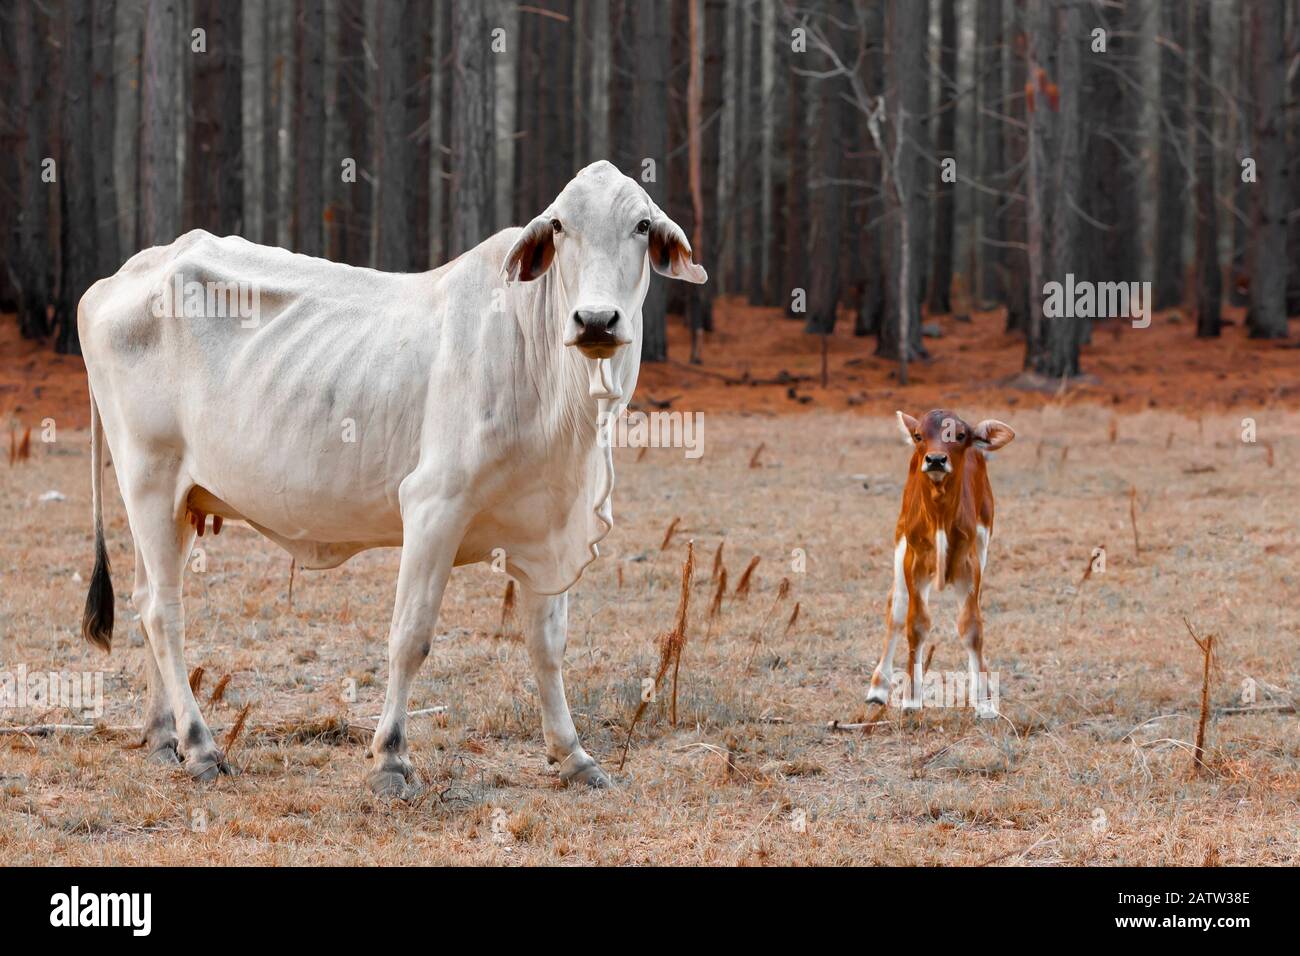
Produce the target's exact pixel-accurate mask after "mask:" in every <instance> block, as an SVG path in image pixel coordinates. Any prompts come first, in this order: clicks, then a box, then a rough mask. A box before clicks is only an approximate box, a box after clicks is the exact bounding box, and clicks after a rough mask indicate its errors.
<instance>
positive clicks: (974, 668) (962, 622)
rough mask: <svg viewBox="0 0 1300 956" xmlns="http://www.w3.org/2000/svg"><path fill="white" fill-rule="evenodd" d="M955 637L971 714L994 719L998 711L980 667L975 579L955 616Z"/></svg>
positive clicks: (980, 638)
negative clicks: (961, 647) (962, 655)
mask: <svg viewBox="0 0 1300 956" xmlns="http://www.w3.org/2000/svg"><path fill="white" fill-rule="evenodd" d="M957 636H958V637H959V638H961V642H962V644H963V645H964V646H965V648H966V662H967V682H968V684H969V686H970V699H971V701H972V702H973V703H974V706H975V712H976V713H977V714H979V716H981V717H996V716H997V714H998V709H997V705H996V704H995V703H994V702H993V699H992V697H991V696H990V694H989V673H988V671H987V670H986V669H985V665H984V621H983V618H982V617H981V615H980V589H979V581H978V579H976V582H975V584H974V585H973V586H972V587H971V589H970V591H968V592H967V593H966V595H965V597H964V598H963V599H962V602H961V609H960V610H959V611H958V612H957Z"/></svg>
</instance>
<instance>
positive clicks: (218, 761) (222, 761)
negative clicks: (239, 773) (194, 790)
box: [185, 750, 235, 783]
mask: <svg viewBox="0 0 1300 956" xmlns="http://www.w3.org/2000/svg"><path fill="white" fill-rule="evenodd" d="M185 772H186V773H188V774H189V775H190V777H192V778H193V779H194V780H195V781H196V782H198V783H212V781H214V780H216V779H217V778H218V777H220V776H221V775H223V774H225V775H226V776H230V777H233V776H234V775H235V768H234V767H232V766H231V765H230V764H228V763H226V756H225V754H223V753H222V752H221V751H220V750H216V751H213V752H212V753H210V754H206V755H204V756H202V757H196V758H195V759H193V760H186V761H185Z"/></svg>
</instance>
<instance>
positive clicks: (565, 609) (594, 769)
mask: <svg viewBox="0 0 1300 956" xmlns="http://www.w3.org/2000/svg"><path fill="white" fill-rule="evenodd" d="M520 591H521V593H522V599H521V600H520V612H521V615H522V618H523V625H524V639H525V641H527V643H528V656H529V657H530V658H531V659H532V662H533V675H534V676H535V677H536V678H537V692H538V695H539V696H540V697H541V699H542V737H543V738H544V739H545V741H546V760H547V762H548V763H552V764H556V763H558V764H559V765H560V779H562V780H563V781H564V782H565V783H582V784H586V785H587V786H589V787H597V788H603V787H608V786H610V780H609V777H608V776H606V774H605V772H604V771H603V770H601V769H600V767H599V765H597V763H596V761H595V760H593V759H592V758H591V757H590V756H588V754H587V752H586V751H585V750H583V749H582V745H581V744H580V743H578V732H577V730H576V729H575V728H574V726H573V717H572V716H571V715H570V714H569V702H568V700H567V699H566V698H565V695H564V672H563V671H564V646H565V643H566V641H567V639H568V629H569V595H568V593H567V592H566V593H564V594H538V593H537V592H535V591H532V590H530V589H529V588H527V587H523V586H521V588H520Z"/></svg>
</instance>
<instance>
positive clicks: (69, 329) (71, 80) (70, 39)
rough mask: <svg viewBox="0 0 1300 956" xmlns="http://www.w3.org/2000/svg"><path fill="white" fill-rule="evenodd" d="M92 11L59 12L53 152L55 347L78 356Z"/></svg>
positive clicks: (90, 182)
mask: <svg viewBox="0 0 1300 956" xmlns="http://www.w3.org/2000/svg"><path fill="white" fill-rule="evenodd" d="M92 36H93V24H92V9H91V6H90V4H88V3H69V4H66V5H65V7H64V10H63V44H62V53H63V129H62V134H61V137H60V139H61V143H60V150H59V190H60V193H59V195H60V199H61V203H62V206H61V208H62V216H61V220H60V231H61V240H62V241H61V248H62V252H63V256H62V266H63V268H62V276H61V281H60V283H59V298H58V308H57V310H56V314H55V324H56V330H55V331H56V334H57V336H58V338H57V340H56V342H55V348H56V349H57V350H58V351H59V352H66V353H70V354H74V355H75V354H78V353H79V352H80V351H81V349H80V345H79V343H78V341H77V303H78V302H80V301H81V297H82V295H83V294H84V293H85V291H86V290H87V289H88V288H90V284H91V283H92V282H94V281H95V278H96V276H95V272H96V271H97V260H96V250H95V238H96V235H97V232H98V230H97V227H96V220H95V168H94V160H93V158H92V157H93V154H94V148H95V147H94V143H93V141H92V139H91V110H90V105H91V104H90V99H91V56H92V53H91V43H92Z"/></svg>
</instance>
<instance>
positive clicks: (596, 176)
mask: <svg viewBox="0 0 1300 956" xmlns="http://www.w3.org/2000/svg"><path fill="white" fill-rule="evenodd" d="M647 265H648V266H649V268H653V269H654V271H655V272H658V273H659V274H660V275H664V276H668V277H669V278H671V279H683V280H685V281H686V282H696V283H700V282H704V281H706V280H707V279H708V274H707V273H706V272H705V271H704V269H703V268H702V267H701V266H699V265H697V264H696V263H694V262H692V261H691V244H690V243H689V242H688V241H687V240H686V234H685V233H683V232H682V230H681V227H680V226H678V225H677V223H675V222H673V221H672V220H671V219H669V218H668V217H667V216H666V215H664V213H663V211H662V210H660V209H659V207H658V206H656V205H655V204H654V203H653V202H652V201H651V200H650V197H649V195H647V194H646V191H645V190H644V189H642V188H641V187H640V186H639V185H638V184H637V183H636V182H635V181H634V180H632V179H629V178H628V177H627V176H624V175H623V174H622V173H620V172H619V171H618V170H617V169H616V168H615V167H614V166H612V165H611V164H610V163H607V162H604V161H601V162H598V163H593V164H591V165H590V166H588V167H586V168H585V169H583V170H582V171H581V172H579V173H578V175H577V176H575V177H574V178H573V179H572V180H571V181H570V182H569V184H568V185H567V186H565V187H564V189H563V190H562V191H561V192H560V194H559V195H558V196H556V197H555V201H554V202H552V203H551V205H550V206H549V207H547V209H546V211H545V212H544V213H542V214H541V215H540V216H538V217H537V218H536V219H534V220H533V221H532V222H530V223H529V224H528V225H527V226H525V227H524V231H523V233H522V234H520V236H519V238H518V239H517V240H516V241H515V244H514V246H513V247H512V248H511V249H510V252H509V253H508V254H507V255H506V261H505V264H504V265H503V266H502V271H503V272H504V273H505V276H506V278H507V279H509V280H511V281H516V280H517V281H520V282H532V281H533V280H534V279H537V278H540V277H541V276H542V275H544V274H545V273H546V272H547V271H548V270H550V271H551V272H552V273H553V275H554V282H555V286H554V287H555V288H556V290H557V293H558V295H559V297H560V306H561V309H560V311H561V314H562V316H563V321H564V323H565V327H564V330H563V335H564V344H565V345H568V346H571V347H573V348H577V349H579V350H580V351H581V352H582V353H583V354H584V355H586V356H587V357H588V358H609V357H610V356H612V355H613V354H614V353H615V352H617V351H618V350H619V349H620V348H621V347H623V346H624V345H629V344H631V343H632V342H633V341H635V339H636V336H637V334H638V333H639V331H640V329H639V324H640V322H641V304H642V302H644V301H645V294H646V289H647V288H648V287H649V284H650V272H649V268H647Z"/></svg>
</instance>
